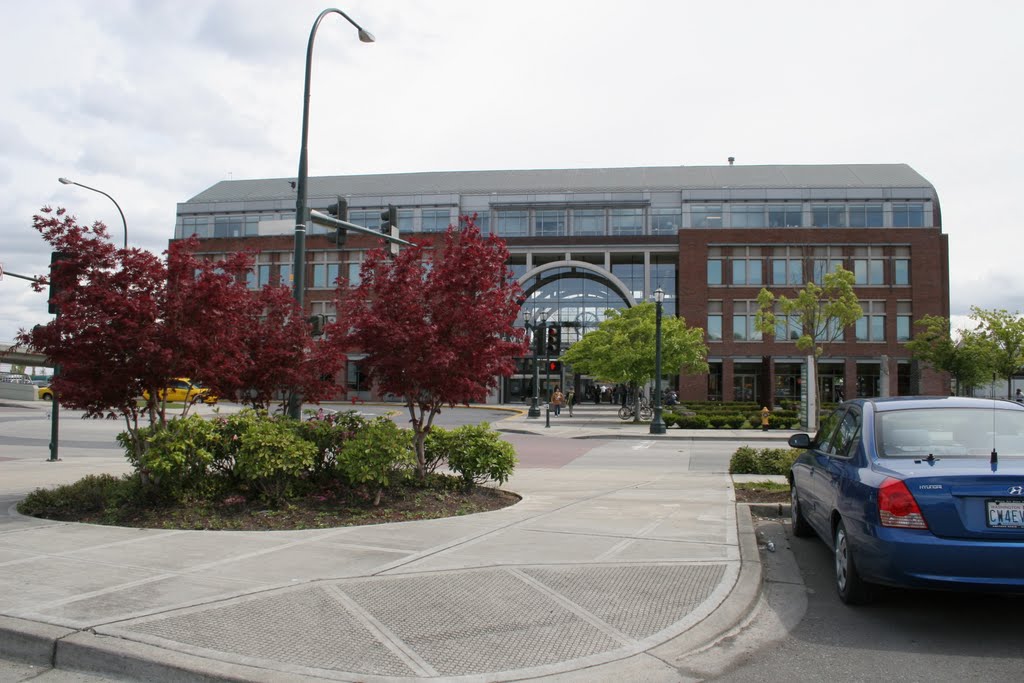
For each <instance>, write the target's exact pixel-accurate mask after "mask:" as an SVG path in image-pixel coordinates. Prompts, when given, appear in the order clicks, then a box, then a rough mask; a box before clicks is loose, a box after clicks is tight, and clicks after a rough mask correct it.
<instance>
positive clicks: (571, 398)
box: [565, 387, 576, 417]
mask: <svg viewBox="0 0 1024 683" xmlns="http://www.w3.org/2000/svg"><path fill="white" fill-rule="evenodd" d="M575 402H576V390H575V389H574V388H572V387H569V391H567V392H566V394H565V407H566V408H568V409H569V417H572V404H573V403H575Z"/></svg>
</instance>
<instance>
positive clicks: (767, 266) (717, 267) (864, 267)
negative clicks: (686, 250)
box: [707, 246, 910, 287]
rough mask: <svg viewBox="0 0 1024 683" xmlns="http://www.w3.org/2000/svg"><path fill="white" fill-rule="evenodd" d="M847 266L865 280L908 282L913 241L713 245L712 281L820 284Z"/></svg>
mask: <svg viewBox="0 0 1024 683" xmlns="http://www.w3.org/2000/svg"><path fill="white" fill-rule="evenodd" d="M840 266H841V267H843V268H845V269H846V270H850V271H853V274H854V284H855V285H861V286H883V285H909V284H910V247H890V248H888V249H886V248H883V247H880V246H860V247H852V248H851V247H847V248H845V249H844V248H843V247H839V246H820V247H793V246H786V247H747V246H743V247H711V248H709V249H708V261H707V283H708V284H709V285H737V286H756V287H760V286H763V285H775V286H786V285H790V286H797V287H799V286H802V285H804V284H806V283H807V282H808V281H810V282H814V283H815V284H819V285H820V284H822V283H823V282H824V279H825V275H826V274H827V273H831V272H833V271H835V270H838V269H839V268H840Z"/></svg>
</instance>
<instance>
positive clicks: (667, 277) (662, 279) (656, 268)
mask: <svg viewBox="0 0 1024 683" xmlns="http://www.w3.org/2000/svg"><path fill="white" fill-rule="evenodd" d="M678 268H679V259H678V257H677V256H675V255H674V254H673V255H668V254H651V274H650V281H651V291H650V292H649V293H648V294H649V295H650V294H653V293H654V290H655V289H657V288H658V287H661V290H662V291H663V292H665V303H664V304H663V305H662V311H663V312H664V314H665V315H673V316H674V315H676V302H677V297H676V281H677V279H678V276H677V271H678Z"/></svg>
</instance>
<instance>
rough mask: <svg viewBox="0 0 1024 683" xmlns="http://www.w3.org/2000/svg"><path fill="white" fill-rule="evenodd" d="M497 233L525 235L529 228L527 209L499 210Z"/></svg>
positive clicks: (504, 235) (503, 235)
mask: <svg viewBox="0 0 1024 683" xmlns="http://www.w3.org/2000/svg"><path fill="white" fill-rule="evenodd" d="M497 227H498V234H499V235H501V236H502V237H525V236H526V235H528V234H529V229H530V212H529V211H499V212H498V226H497Z"/></svg>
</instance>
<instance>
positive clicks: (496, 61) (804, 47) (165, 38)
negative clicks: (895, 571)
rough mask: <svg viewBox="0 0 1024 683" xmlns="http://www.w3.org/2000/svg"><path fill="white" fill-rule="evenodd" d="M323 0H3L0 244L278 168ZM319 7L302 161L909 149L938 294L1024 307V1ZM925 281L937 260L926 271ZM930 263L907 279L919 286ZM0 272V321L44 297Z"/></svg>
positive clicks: (25, 254)
mask: <svg viewBox="0 0 1024 683" xmlns="http://www.w3.org/2000/svg"><path fill="white" fill-rule="evenodd" d="M330 6H331V5H328V4H325V3H324V0H317V1H315V2H313V1H309V0H287V1H285V0H279V1H276V2H271V1H270V0H188V1H186V0H173V1H171V0H167V1H159V0H136V1H132V0H76V1H55V0H37V1H36V2H31V3H29V2H17V1H16V0H0V8H2V19H3V20H2V21H0V63H3V64H5V65H6V66H5V67H4V73H3V81H2V86H0V235H2V241H0V263H2V264H3V267H4V269H5V270H7V271H13V272H16V273H21V274H42V273H44V272H45V271H46V268H47V264H48V262H49V249H48V247H47V245H45V244H44V242H43V241H42V239H41V238H40V237H39V235H38V234H37V233H36V232H35V231H34V230H33V229H32V227H31V222H32V215H33V214H34V213H37V212H38V210H39V208H40V207H42V206H44V205H50V206H63V207H66V208H68V209H69V210H70V211H71V212H72V213H74V214H75V215H77V216H78V217H79V219H80V220H82V221H83V222H86V223H91V222H92V221H94V220H101V221H103V222H105V223H106V224H107V225H108V226H109V228H110V230H111V234H112V236H113V238H114V240H115V242H116V243H118V244H120V242H121V240H122V238H123V237H122V235H123V233H122V226H121V219H120V216H119V215H118V213H117V209H116V208H115V206H114V205H113V203H112V202H110V200H108V199H107V198H106V197H103V196H102V195H99V194H96V193H94V192H90V191H88V190H84V189H82V188H79V187H75V186H64V185H60V184H58V182H57V178H58V177H60V176H66V177H69V178H71V179H73V180H76V181H78V182H80V183H84V184H86V185H90V186H92V187H95V188H98V189H101V190H103V191H104V192H107V193H109V194H110V195H112V196H113V197H114V198H115V199H116V200H117V202H118V204H120V206H121V208H122V209H123V211H124V214H125V216H126V219H127V224H128V240H129V243H130V245H132V246H138V247H143V248H146V249H150V250H152V251H156V252H161V251H163V250H164V249H165V248H166V247H167V241H168V239H170V238H171V237H172V236H173V229H174V218H175V208H176V206H175V205H176V204H177V203H178V202H183V201H186V200H187V199H189V198H190V197H192V196H194V195H196V194H198V193H199V192H201V191H203V190H204V189H206V188H208V187H209V186H210V185H212V184H214V183H216V182H217V181H219V180H224V179H232V178H233V179H242V178H267V177H294V176H295V174H296V172H297V167H298V152H299V135H300V127H301V114H302V85H303V69H304V63H305V53H306V42H307V39H308V36H309V31H310V28H311V26H312V24H313V21H314V20H315V19H316V16H317V14H318V13H319V12H320V11H321V10H322V9H325V8H327V7H330ZM340 8H341V9H342V10H344V11H346V12H347V13H348V14H349V15H350V16H351V17H352V18H353V19H354V20H355V21H357V22H359V23H360V24H361V25H362V26H364V27H365V28H366V29H368V30H369V31H370V32H372V33H373V34H374V35H375V36H376V38H377V42H376V43H374V44H363V43H360V42H359V40H358V38H357V35H356V31H355V29H354V28H352V26H350V25H349V24H348V23H347V22H345V21H344V20H343V19H342V18H341V17H339V16H337V15H331V16H328V17H326V18H325V19H324V21H323V22H322V24H321V26H320V29H319V31H318V32H317V41H316V47H315V50H314V60H313V84H312V100H311V114H310V119H311V125H310V133H309V144H310V160H309V172H310V175H312V176H316V175H340V174H362V173H387V172H407V171H437V170H476V169H516V168H579V167H616V166H661V165H709V164H710V165H714V164H725V163H726V159H727V157H729V156H735V157H736V163H737V164H752V165H758V164H832V163H836V164H854V163H906V164H909V165H910V166H911V167H913V168H914V169H916V170H917V171H918V172H919V173H921V174H922V175H923V176H924V177H925V178H927V179H928V180H929V181H931V183H932V184H933V185H934V186H935V187H936V189H937V191H938V195H939V198H940V201H941V206H942V218H943V230H944V232H945V233H946V234H948V235H949V243H950V288H951V295H950V299H951V301H950V304H951V309H952V313H953V314H954V316H962V315H965V314H967V313H968V312H969V308H970V306H971V305H977V306H981V307H982V308H1006V309H1008V310H1010V311H1016V310H1020V309H1022V308H1024V269H1022V268H1021V263H1020V261H1021V254H1022V253H1024V249H1022V247H1021V244H1022V242H1024V239H1022V234H1024V221H1022V220H1020V219H1018V218H1015V214H1014V212H1013V211H1014V210H1013V205H1014V204H1015V203H1016V202H1018V201H1021V200H1022V199H1024V192H1022V188H1024V154H1022V151H1024V149H1022V147H1024V144H1022V140H1024V135H1022V132H1021V126H1022V124H1024V116H1022V111H1021V109H1022V98H1024V95H1022V86H1021V84H1022V83H1024V73H1022V72H1024V54H1022V53H1024V48H1022V45H1024V40H1022V39H1021V36H1020V30H1021V27H1022V26H1024V3H1019V2H1011V1H1009V0H1007V1H1006V2H985V1H982V2H970V3H967V2H962V1H958V2H947V1H944V0H926V1H921V2H917V1H913V2H909V1H894V0H886V1H884V2H874V1H871V2H865V1H863V0H858V1H857V2H822V1H821V0H816V1H814V2H787V1H785V0H780V1H778V2H763V1H761V0H757V1H754V0H750V1H748V2H728V1H725V0H720V1H718V2H684V1H682V0H658V1H655V0H650V1H645V0H634V1H633V2H628V3H623V2H614V3H613V2H606V1H604V0H586V1H582V0H581V1H575V0H574V1H571V2H570V1H563V0H545V1H543V2H538V1H534V0H518V1H517V2H513V3H510V2H484V1H482V0H458V1H456V0H429V1H428V0H421V1H414V0H389V1H386V2H385V1H382V0H377V1H371V0H363V1H353V2H345V3H344V4H343V5H341V6H340ZM936 281H938V274H936ZM920 284H921V283H916V285H918V286H920ZM45 298H46V297H45V294H37V293H33V292H32V291H31V289H30V287H29V286H28V283H26V282H24V281H22V280H18V279H15V278H10V277H4V279H3V281H2V282H0V341H2V340H11V339H13V336H14V334H15V332H16V331H17V330H18V329H19V328H22V327H31V326H32V325H34V324H36V323H40V322H45V321H46V320H48V318H49V316H48V315H47V313H46V301H45Z"/></svg>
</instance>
